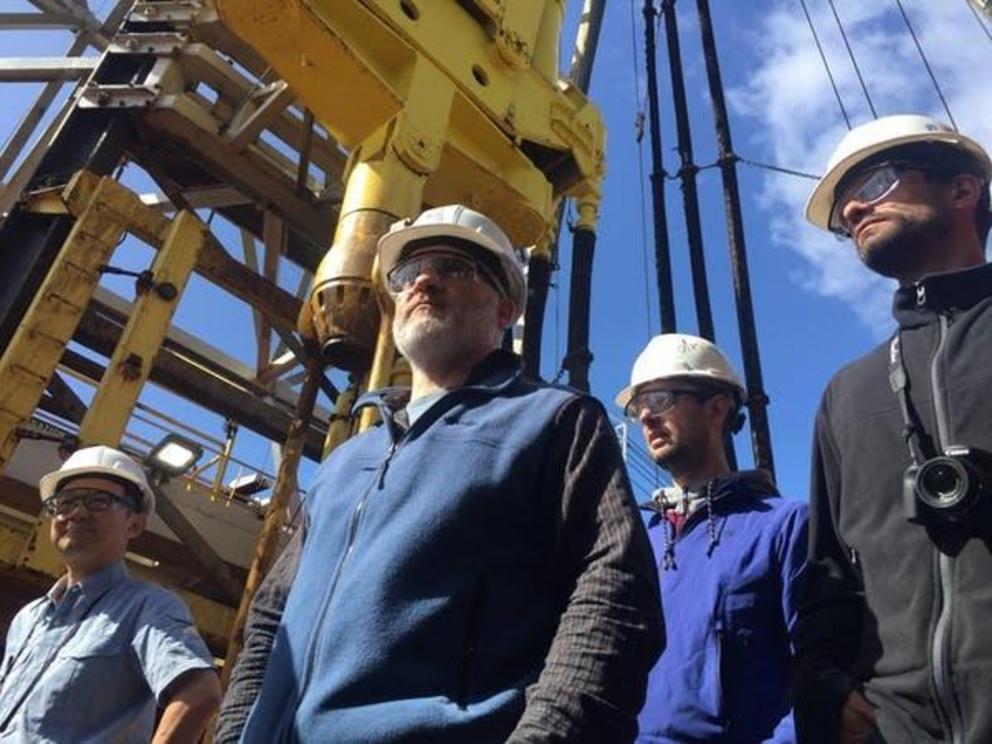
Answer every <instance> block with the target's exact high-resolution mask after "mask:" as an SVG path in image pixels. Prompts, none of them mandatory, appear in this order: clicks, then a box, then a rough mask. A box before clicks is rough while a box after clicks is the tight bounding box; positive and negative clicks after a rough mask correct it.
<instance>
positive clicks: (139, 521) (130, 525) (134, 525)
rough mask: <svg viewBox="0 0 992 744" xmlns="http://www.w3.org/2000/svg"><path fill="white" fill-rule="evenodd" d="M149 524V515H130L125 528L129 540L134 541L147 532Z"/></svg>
mask: <svg viewBox="0 0 992 744" xmlns="http://www.w3.org/2000/svg"><path fill="white" fill-rule="evenodd" d="M147 523H148V515H147V514H142V513H138V512H134V513H132V514H130V515H128V518H127V525H126V526H125V528H124V534H125V535H126V536H127V539H128V540H133V539H134V538H136V537H137V536H138V535H140V534H141V533H142V532H144V531H145V525H146V524H147Z"/></svg>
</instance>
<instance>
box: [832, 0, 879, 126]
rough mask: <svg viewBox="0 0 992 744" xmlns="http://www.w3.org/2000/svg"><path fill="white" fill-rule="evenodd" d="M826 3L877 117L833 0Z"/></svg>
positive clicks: (875, 115) (869, 104) (869, 103)
mask: <svg viewBox="0 0 992 744" xmlns="http://www.w3.org/2000/svg"><path fill="white" fill-rule="evenodd" d="M827 5H829V6H830V11H831V12H832V13H833V15H834V20H835V21H836V22H837V28H838V30H839V31H840V37H841V38H842V39H843V40H844V47H845V48H846V49H847V56H848V57H849V58H850V59H851V65H852V66H853V67H854V72H855V74H856V75H857V76H858V82H859V83H861V90H862V91H863V92H864V94H865V100H866V101H868V108H869V109H870V110H871V115H872V118H874V119H877V118H878V112H877V111H876V110H875V104H874V103H872V100H871V95H870V94H869V93H868V86H867V85H866V84H865V79H864V77H863V76H862V75H861V68H860V67H858V60H857V58H855V56H854V50H853V49H852V48H851V42H849V41H848V40H847V32H846V31H845V30H844V24H843V23H841V21H840V16H839V15H838V14H837V7H836V6H835V5H834V0H827Z"/></svg>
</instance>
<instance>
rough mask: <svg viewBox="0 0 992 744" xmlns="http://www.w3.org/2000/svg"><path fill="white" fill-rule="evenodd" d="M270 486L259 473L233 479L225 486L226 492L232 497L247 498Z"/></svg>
mask: <svg viewBox="0 0 992 744" xmlns="http://www.w3.org/2000/svg"><path fill="white" fill-rule="evenodd" d="M271 486H272V483H271V481H269V479H268V478H266V477H265V476H264V475H262V474H261V473H249V474H248V475H242V476H240V477H238V478H235V479H234V480H232V481H231V482H230V483H228V484H227V490H228V491H229V492H230V494H231V495H232V496H241V497H243V498H247V497H249V496H254V495H255V494H256V493H260V492H261V491H264V490H265V489H267V488H269V487H271Z"/></svg>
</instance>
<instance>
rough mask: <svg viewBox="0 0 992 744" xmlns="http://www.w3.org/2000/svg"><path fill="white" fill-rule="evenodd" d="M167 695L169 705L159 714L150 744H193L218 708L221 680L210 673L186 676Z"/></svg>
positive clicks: (191, 673) (198, 670)
mask: <svg viewBox="0 0 992 744" xmlns="http://www.w3.org/2000/svg"><path fill="white" fill-rule="evenodd" d="M170 687H171V688H173V689H170V690H167V691H166V694H167V696H168V702H167V703H166V704H165V709H164V710H163V711H162V718H161V720H160V721H159V724H158V729H156V731H155V738H153V739H152V744H196V742H198V741H199V740H200V734H202V733H203V729H204V727H205V726H206V725H207V721H208V720H209V719H210V716H212V715H213V713H214V711H215V710H217V706H218V705H220V697H221V691H220V680H219V679H218V678H217V673H216V672H214V670H213V669H194V670H192V671H189V672H186V673H185V674H183V675H182V676H181V677H179V679H177V680H176V681H175V682H173V683H172V684H171V685H170Z"/></svg>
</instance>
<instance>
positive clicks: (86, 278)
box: [0, 178, 126, 469]
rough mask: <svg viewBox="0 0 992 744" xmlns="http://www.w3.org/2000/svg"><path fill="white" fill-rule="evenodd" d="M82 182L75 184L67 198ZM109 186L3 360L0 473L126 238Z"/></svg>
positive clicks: (73, 233)
mask: <svg viewBox="0 0 992 744" xmlns="http://www.w3.org/2000/svg"><path fill="white" fill-rule="evenodd" d="M78 183H79V181H78V180H76V179H73V181H71V182H70V184H69V185H68V186H67V193H69V194H71V193H72V191H73V188H74V186H75V185H77V184H78ZM110 184H113V181H112V180H111V179H109V178H108V179H101V180H100V181H99V182H98V183H97V184H96V185H95V188H94V189H93V191H92V193H91V197H90V199H89V200H88V201H87V203H86V206H85V207H83V208H82V209H81V212H80V214H79V218H78V219H77V220H76V222H75V224H74V225H73V227H72V229H71V230H70V232H69V235H68V237H67V238H66V240H65V243H63V245H62V248H61V250H60V251H59V254H58V256H57V257H56V258H55V261H54V262H53V263H52V267H51V269H50V270H49V272H48V275H47V276H46V277H45V279H44V281H43V282H42V284H41V287H40V288H39V290H38V293H37V294H36V295H35V297H34V300H32V302H31V305H30V306H29V307H28V310H27V313H26V314H25V316H24V321H23V322H22V323H21V325H20V326H18V328H17V331H16V332H15V334H14V337H13V338H12V339H11V342H10V344H9V345H8V346H7V349H6V351H5V352H4V354H3V357H2V358H0V469H2V468H3V466H4V465H6V463H7V461H8V460H9V459H10V456H11V455H12V454H13V452H14V448H15V447H16V445H17V437H16V430H17V427H18V426H20V425H21V424H22V423H24V422H25V421H26V420H27V419H28V418H29V417H30V416H31V414H32V413H33V412H34V409H35V407H36V406H37V405H38V402H39V401H40V400H41V396H42V394H43V393H44V391H45V387H46V386H47V385H48V381H49V379H50V378H51V376H52V374H53V373H54V372H55V368H56V366H57V365H58V362H59V359H61V358H62V352H63V350H64V349H65V347H66V345H67V344H68V343H69V340H70V339H71V338H72V335H73V333H75V330H76V326H77V325H78V324H79V321H80V319H81V318H82V315H83V312H84V310H85V309H86V305H87V303H88V302H89V301H90V298H91V297H92V295H93V291H94V290H95V289H96V286H97V283H98V282H99V280H100V273H99V267H100V266H101V265H102V264H105V263H106V262H107V260H108V258H109V257H110V255H111V253H113V250H114V248H115V247H116V246H117V243H118V242H119V240H120V238H121V236H122V235H123V234H124V230H125V224H126V218H125V216H124V215H122V214H120V213H119V212H117V211H115V210H114V208H113V205H112V203H110V202H108V201H106V200H105V197H106V196H107V194H108V193H109V191H110V189H111V186H110Z"/></svg>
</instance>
